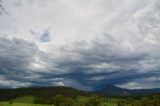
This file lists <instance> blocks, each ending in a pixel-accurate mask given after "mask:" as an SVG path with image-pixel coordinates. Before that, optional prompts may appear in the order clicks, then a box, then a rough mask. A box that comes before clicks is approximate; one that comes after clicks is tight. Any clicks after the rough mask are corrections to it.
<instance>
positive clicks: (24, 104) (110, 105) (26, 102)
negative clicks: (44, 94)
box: [0, 95, 121, 106]
mask: <svg viewBox="0 0 160 106" xmlns="http://www.w3.org/2000/svg"><path fill="white" fill-rule="evenodd" d="M34 100H35V97H34V96H29V95H28V96H22V97H19V98H16V99H15V100H13V104H12V105H11V106H53V105H44V104H34ZM77 100H78V101H86V100H88V98H87V97H84V96H79V97H77ZM120 100H121V99H117V98H105V99H104V101H103V103H102V106H117V102H118V101H120ZM0 106H10V104H9V102H0Z"/></svg>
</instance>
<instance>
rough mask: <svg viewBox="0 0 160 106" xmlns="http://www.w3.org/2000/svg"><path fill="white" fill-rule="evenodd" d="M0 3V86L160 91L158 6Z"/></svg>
mask: <svg viewBox="0 0 160 106" xmlns="http://www.w3.org/2000/svg"><path fill="white" fill-rule="evenodd" d="M2 5H3V7H4V8H5V11H7V14H3V15H1V16H0V22H1V24H0V87H12V88H16V87H27V86H50V85H59V86H72V87H75V88H78V89H86V90H93V89H96V88H99V87H103V86H105V85H106V84H114V85H117V86H120V87H124V88H130V89H139V88H159V87H160V85H159V83H160V72H159V70H160V65H159V64H160V49H159V48H160V36H159V34H160V8H159V7H160V2H159V0H152V1H151V0H144V1H139V0H122V1H119V0H99V1H96V0H92V1H90V0H68V1H65V0H54V1H52V0H32V1H31V0H23V1H21V0H13V1H7V0H2ZM46 29H49V30H46Z"/></svg>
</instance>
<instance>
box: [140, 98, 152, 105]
mask: <svg viewBox="0 0 160 106" xmlns="http://www.w3.org/2000/svg"><path fill="white" fill-rule="evenodd" d="M149 101H150V100H149V99H148V98H147V97H142V98H141V106H150V102H149Z"/></svg>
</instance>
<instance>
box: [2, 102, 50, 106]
mask: <svg viewBox="0 0 160 106" xmlns="http://www.w3.org/2000/svg"><path fill="white" fill-rule="evenodd" d="M0 106H10V104H9V103H8V102H0ZM11 106H53V105H44V104H30V103H13V104H12V105H11Z"/></svg>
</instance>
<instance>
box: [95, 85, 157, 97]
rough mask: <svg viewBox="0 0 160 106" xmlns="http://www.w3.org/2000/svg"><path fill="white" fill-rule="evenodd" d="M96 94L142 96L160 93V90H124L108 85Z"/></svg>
mask: <svg viewBox="0 0 160 106" xmlns="http://www.w3.org/2000/svg"><path fill="white" fill-rule="evenodd" d="M95 92H96V93H101V94H103V95H106V96H140V95H149V94H155V93H160V88H154V89H137V90H136V89H135V90H130V89H124V88H120V87H117V86H114V85H106V86H105V87H104V88H103V89H101V90H98V91H95Z"/></svg>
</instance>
